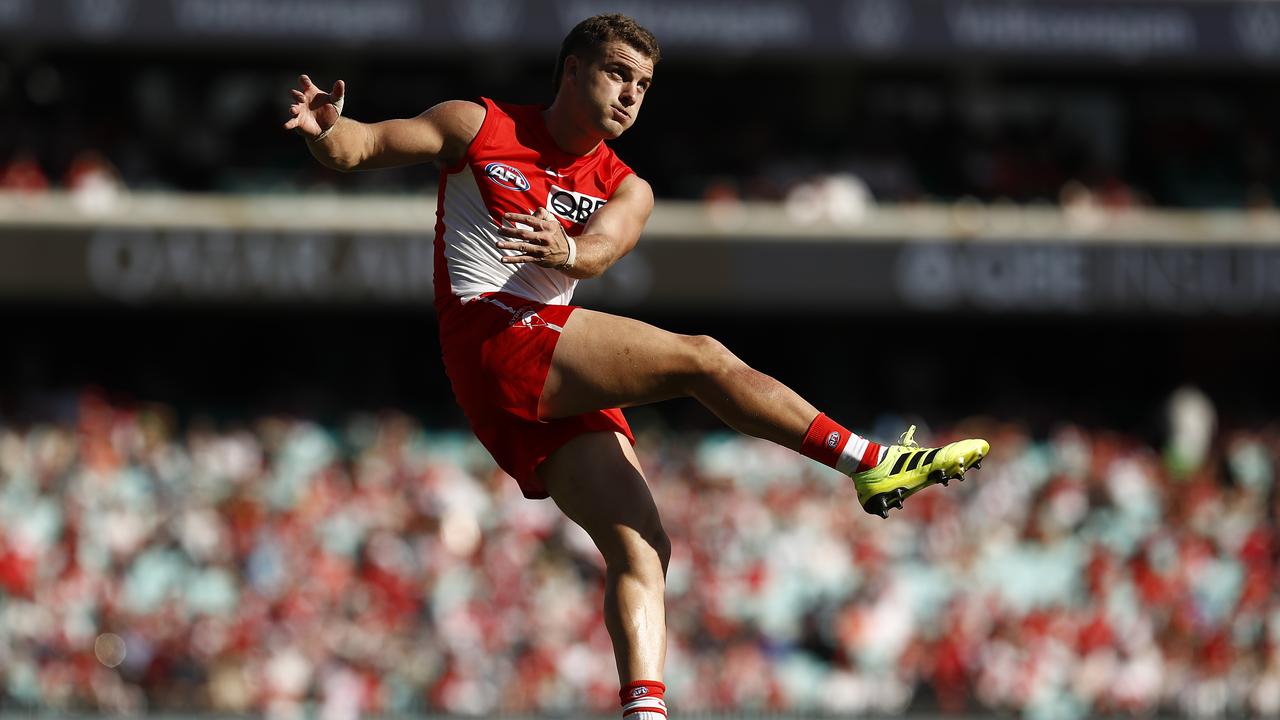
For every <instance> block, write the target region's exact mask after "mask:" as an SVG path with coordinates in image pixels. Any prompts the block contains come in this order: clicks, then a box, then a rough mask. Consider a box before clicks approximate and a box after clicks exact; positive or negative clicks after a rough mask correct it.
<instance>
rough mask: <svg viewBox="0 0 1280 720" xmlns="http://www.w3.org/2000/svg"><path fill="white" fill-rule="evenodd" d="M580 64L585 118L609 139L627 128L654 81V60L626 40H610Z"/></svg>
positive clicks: (579, 85) (580, 86)
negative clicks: (624, 41) (595, 53)
mask: <svg viewBox="0 0 1280 720" xmlns="http://www.w3.org/2000/svg"><path fill="white" fill-rule="evenodd" d="M578 67H579V72H578V77H577V81H578V82H577V85H578V97H579V98H580V100H582V101H583V102H582V108H581V109H582V111H583V112H584V113H585V114H586V117H585V118H584V120H586V122H587V123H589V124H590V125H591V126H593V127H594V128H595V129H596V130H597V131H599V132H600V133H601V135H603V136H604V137H605V138H607V139H613V138H616V137H618V136H619V135H621V134H622V133H624V132H626V130H627V128H630V127H631V125H632V124H633V123H634V122H635V121H636V117H638V116H639V115H640V106H641V105H642V104H643V103H644V96H645V93H646V92H648V90H649V85H650V83H652V82H653V61H651V60H650V59H649V58H648V56H646V55H645V54H644V53H642V52H640V51H639V50H637V49H635V48H633V47H631V46H630V45H628V44H626V43H622V42H610V43H607V44H605V46H604V47H602V48H601V49H600V52H599V54H597V55H596V56H595V57H591V58H587V59H585V60H584V61H583V62H581V63H580V64H579V66H578Z"/></svg>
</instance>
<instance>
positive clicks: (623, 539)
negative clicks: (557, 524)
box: [538, 433, 671, 571]
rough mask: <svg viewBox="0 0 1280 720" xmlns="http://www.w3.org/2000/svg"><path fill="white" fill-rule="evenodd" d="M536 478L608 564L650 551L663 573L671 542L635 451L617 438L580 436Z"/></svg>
mask: <svg viewBox="0 0 1280 720" xmlns="http://www.w3.org/2000/svg"><path fill="white" fill-rule="evenodd" d="M538 476H539V478H540V479H541V480H542V482H543V484H544V485H545V486H546V488H547V492H548V493H550V494H551V498H552V499H553V500H554V501H555V503H556V505H558V506H559V507H560V509H561V511H563V512H564V514H565V515H566V516H568V518H569V519H570V520H572V521H574V522H575V523H577V524H578V525H580V526H581V527H582V529H584V530H586V531H587V534H588V535H590V536H591V539H592V540H593V541H594V542H595V543H596V546H597V547H598V548H599V549H600V552H601V553H602V554H603V555H604V556H605V559H606V560H608V561H610V562H612V561H615V560H624V561H626V560H630V559H632V557H633V556H634V554H635V553H638V552H646V548H651V549H652V550H654V551H656V552H657V554H658V557H659V558H660V559H661V561H662V566H663V570H664V571H665V570H666V565H667V560H668V558H669V557H670V553H671V548H670V541H669V540H668V539H667V535H666V531H665V530H663V528H662V520H661V518H660V517H659V515H658V507H657V504H656V503H655V502H654V501H653V494H652V493H650V492H649V485H648V483H647V482H645V478H644V472H643V471H642V470H641V469H640V461H639V460H637V459H636V455H635V450H634V449H633V448H632V447H631V443H630V442H628V441H627V439H626V438H625V437H623V436H622V435H621V434H619V433H587V434H585V435H579V436H578V437H576V438H574V439H573V440H570V441H569V442H567V443H565V444H564V445H563V446H561V447H560V449H558V450H556V451H555V452H554V453H552V455H551V456H550V457H549V458H547V459H546V460H545V461H543V463H542V464H541V465H539V466H538Z"/></svg>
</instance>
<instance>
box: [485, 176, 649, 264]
mask: <svg viewBox="0 0 1280 720" xmlns="http://www.w3.org/2000/svg"><path fill="white" fill-rule="evenodd" d="M652 211H653V190H652V189H651V188H650V187H649V183H647V182H645V181H644V180H641V179H640V178H639V177H638V176H636V175H628V176H627V178H626V179H624V180H623V181H622V182H621V183H619V184H618V189H617V190H614V191H613V195H611V196H610V197H609V202H607V203H605V204H604V205H603V206H601V208H600V209H599V210H596V211H595V213H594V214H592V216H591V219H590V220H588V221H587V226H586V227H585V228H583V230H582V234H581V235H579V236H578V237H576V238H574V243H575V245H576V253H575V254H576V257H575V258H574V262H573V265H572V267H566V266H565V262H566V261H567V260H568V257H569V238H568V236H567V235H566V234H565V232H564V229H563V226H562V225H561V224H560V221H559V220H557V219H556V218H555V217H554V216H553V215H552V214H551V213H550V212H548V211H547V210H546V209H544V208H539V209H538V211H537V213H536V214H534V215H522V214H519V213H506V214H505V215H503V219H504V220H506V221H507V222H509V223H513V225H511V226H505V225H504V226H501V227H499V228H498V232H499V233H500V234H501V235H503V236H504V237H506V238H507V239H506V240H504V241H502V242H500V243H498V247H499V248H502V249H504V250H519V251H520V252H521V253H522V254H520V255H512V256H510V257H504V258H503V259H502V262H504V263H508V264H511V263H527V262H531V263H536V264H538V265H541V266H542V267H548V268H554V269H556V270H559V271H560V272H563V273H564V274H566V275H568V276H569V277H574V278H579V279H582V278H592V277H596V276H598V275H600V274H601V273H603V272H604V271H605V270H608V269H609V268H610V266H612V265H613V264H614V263H615V262H617V261H618V260H620V259H621V258H622V256H623V255H626V254H627V253H629V252H631V248H634V247H635V246H636V241H638V240H639V239H640V232H641V231H643V230H644V224H645V222H646V221H647V220H648V219H649V213H650V212H652ZM514 223H520V224H521V225H524V226H527V228H526V227H520V226H517V225H514Z"/></svg>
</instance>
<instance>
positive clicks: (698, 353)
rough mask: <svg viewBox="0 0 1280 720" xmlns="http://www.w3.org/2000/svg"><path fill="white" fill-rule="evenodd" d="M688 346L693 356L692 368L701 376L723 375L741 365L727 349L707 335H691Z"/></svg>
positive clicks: (736, 357)
mask: <svg viewBox="0 0 1280 720" xmlns="http://www.w3.org/2000/svg"><path fill="white" fill-rule="evenodd" d="M689 344H690V347H691V349H692V352H693V355H694V366H695V367H696V368H697V372H698V374H699V375H701V376H707V375H723V374H725V373H728V372H732V371H733V370H734V369H735V368H737V367H738V366H739V365H741V364H742V361H740V360H739V359H738V356H736V355H734V354H733V353H732V352H729V348H727V347H725V346H724V344H723V343H721V342H720V341H719V340H716V339H715V338H713V337H711V336H709V335H693V336H690V337H689Z"/></svg>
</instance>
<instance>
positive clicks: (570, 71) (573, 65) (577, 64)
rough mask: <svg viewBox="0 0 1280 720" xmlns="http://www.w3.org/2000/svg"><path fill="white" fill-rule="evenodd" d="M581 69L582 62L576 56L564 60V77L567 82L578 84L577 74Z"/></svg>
mask: <svg viewBox="0 0 1280 720" xmlns="http://www.w3.org/2000/svg"><path fill="white" fill-rule="evenodd" d="M581 69H582V61H581V60H579V59H578V56H577V55H569V56H568V57H566V58H565V59H564V76H565V78H567V79H568V80H569V82H572V83H576V82H578V72H579V71H580V70H581Z"/></svg>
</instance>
